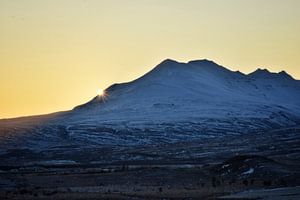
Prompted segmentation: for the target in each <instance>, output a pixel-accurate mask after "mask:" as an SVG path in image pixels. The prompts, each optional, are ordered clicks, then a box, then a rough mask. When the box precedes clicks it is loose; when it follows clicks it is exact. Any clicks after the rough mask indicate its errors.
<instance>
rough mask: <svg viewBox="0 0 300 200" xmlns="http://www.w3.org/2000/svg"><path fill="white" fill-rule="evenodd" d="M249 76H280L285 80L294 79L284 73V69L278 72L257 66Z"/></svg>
mask: <svg viewBox="0 0 300 200" xmlns="http://www.w3.org/2000/svg"><path fill="white" fill-rule="evenodd" d="M249 76H251V77H254V78H280V79H286V80H294V79H293V77H292V76H291V75H289V74H288V73H286V72H285V71H281V72H279V73H275V72H270V71H269V70H267V69H261V68H258V69H257V70H255V71H254V72H252V73H250V74H249Z"/></svg>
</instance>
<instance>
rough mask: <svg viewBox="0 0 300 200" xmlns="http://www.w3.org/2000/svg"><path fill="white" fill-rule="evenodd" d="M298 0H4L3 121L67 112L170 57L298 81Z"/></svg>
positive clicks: (0, 33) (0, 32) (0, 17)
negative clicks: (281, 73)
mask: <svg viewBox="0 0 300 200" xmlns="http://www.w3.org/2000/svg"><path fill="white" fill-rule="evenodd" d="M299 53H300V1H299V0H251V1H248V0H207V1H204V0H203V1H201V0H106V1H105V0H48V1H47V0H0V118H5V117H16V116H23V115H33V114H42V113H49V112H54V111H60V110H68V109H71V108H72V107H74V106H76V105H78V104H82V103H84V102H86V101H88V100H90V99H91V98H92V97H94V96H95V95H96V92H97V90H98V89H99V88H103V89H104V88H106V87H108V86H109V85H110V84H112V83H115V82H124V81H130V80H132V79H135V78H137V77H139V76H141V75H143V74H144V73H146V72H147V71H149V70H150V69H152V68H153V67H154V66H155V65H156V64H158V63H159V62H160V61H162V60H163V59H165V58H172V59H175V60H178V61H183V62H185V61H189V60H193V59H203V58H207V59H210V60H214V61H215V62H217V63H219V64H221V65H223V66H225V67H228V68H229V69H231V70H240V71H242V72H244V73H249V72H251V71H254V70H255V69H256V68H258V67H261V68H268V69H269V70H270V71H274V72H278V71H281V70H286V71H287V72H288V73H290V74H291V75H292V76H294V77H295V78H297V79H300V55H299Z"/></svg>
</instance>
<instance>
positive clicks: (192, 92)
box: [74, 60, 300, 121]
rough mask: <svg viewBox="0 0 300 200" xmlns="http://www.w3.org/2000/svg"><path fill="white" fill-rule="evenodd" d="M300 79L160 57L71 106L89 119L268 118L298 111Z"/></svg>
mask: <svg viewBox="0 0 300 200" xmlns="http://www.w3.org/2000/svg"><path fill="white" fill-rule="evenodd" d="M299 99H300V82H299V81H297V80H294V79H293V78H292V77H291V76H290V75H288V74H287V73H286V72H280V73H270V72H268V71H267V70H261V69H258V70H256V71H255V72H253V73H251V74H249V75H245V74H242V73H240V72H232V71H230V70H228V69H226V68H224V67H222V66H219V65H218V64H216V63H214V62H212V61H208V60H197V61H190V62H188V63H179V62H176V61H173V60H165V61H163V62H162V63H160V64H159V65H158V66H156V67H155V68H154V69H153V70H152V71H150V72H149V73H147V74H145V75H144V76H142V77H141V78H139V79H137V80H134V81H132V82H129V83H123V84H115V85H112V86H111V87H109V88H108V89H106V91H105V95H104V96H97V97H95V98H94V99H93V100H91V101H90V102H88V103H86V104H84V105H81V106H78V107H76V108H75V109H74V112H76V116H75V117H78V116H81V117H83V118H87V116H86V115H88V116H94V117H93V118H94V119H95V120H98V119H99V118H101V119H103V120H109V119H114V120H116V119H118V120H130V119H131V120H134V121H135V120H138V121H139V120H149V121H158V120H159V121H160V120H162V121H169V120H171V121H173V120H175V121H186V120H191V119H197V118H227V117H229V116H231V117H255V118H265V117H270V116H271V115H272V114H275V113H276V112H280V111H281V112H286V113H289V114H292V115H297V116H298V115H299V114H300V101H299Z"/></svg>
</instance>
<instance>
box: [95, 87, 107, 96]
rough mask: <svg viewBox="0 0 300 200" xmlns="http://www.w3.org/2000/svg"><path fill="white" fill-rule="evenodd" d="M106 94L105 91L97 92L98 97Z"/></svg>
mask: <svg viewBox="0 0 300 200" xmlns="http://www.w3.org/2000/svg"><path fill="white" fill-rule="evenodd" d="M104 94H105V92H104V90H102V89H98V91H97V95H98V96H103V95H104Z"/></svg>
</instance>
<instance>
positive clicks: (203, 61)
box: [187, 59, 218, 65]
mask: <svg viewBox="0 0 300 200" xmlns="http://www.w3.org/2000/svg"><path fill="white" fill-rule="evenodd" d="M187 64H196V65H218V64H217V63H215V62H214V61H212V60H208V59H201V60H191V61H189V62H188V63H187Z"/></svg>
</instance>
